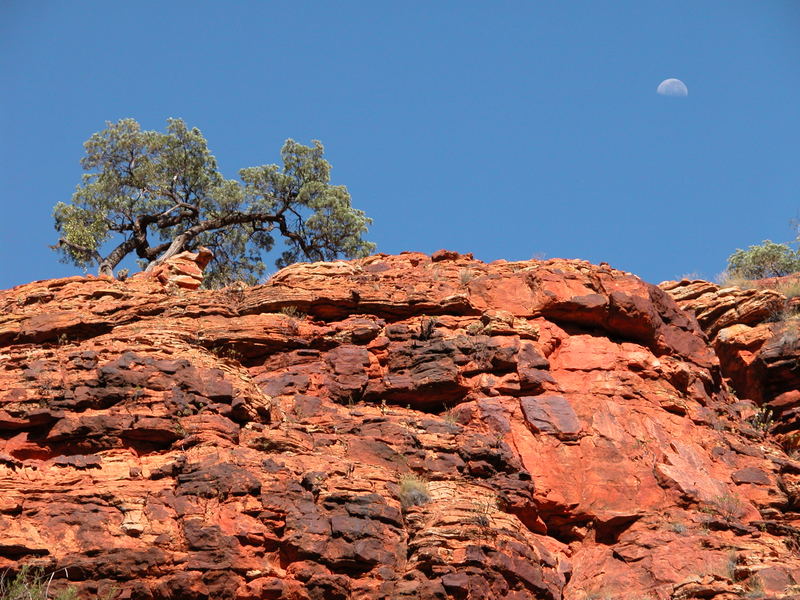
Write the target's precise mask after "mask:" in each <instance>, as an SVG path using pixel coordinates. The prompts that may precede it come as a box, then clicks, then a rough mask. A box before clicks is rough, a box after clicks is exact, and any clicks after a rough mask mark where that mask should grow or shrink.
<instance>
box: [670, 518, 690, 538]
mask: <svg viewBox="0 0 800 600" xmlns="http://www.w3.org/2000/svg"><path fill="white" fill-rule="evenodd" d="M669 530H670V531H672V532H673V533H677V534H679V535H683V534H684V533H686V525H684V524H683V523H680V522H678V521H672V522H671V523H670V524H669Z"/></svg>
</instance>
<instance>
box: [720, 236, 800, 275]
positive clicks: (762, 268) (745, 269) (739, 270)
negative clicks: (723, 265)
mask: <svg viewBox="0 0 800 600" xmlns="http://www.w3.org/2000/svg"><path fill="white" fill-rule="evenodd" d="M797 271H800V253H798V252H797V251H795V250H792V249H791V248H790V247H789V246H788V245H787V244H776V243H774V242H772V241H770V240H764V242H763V243H762V244H759V245H755V246H750V247H749V248H748V249H747V250H742V249H741V248H739V249H737V250H736V252H734V253H733V254H731V255H730V256H729V257H728V274H730V275H732V276H733V277H742V278H744V279H764V278H765V277H782V276H784V275H789V274H790V273H795V272H797Z"/></svg>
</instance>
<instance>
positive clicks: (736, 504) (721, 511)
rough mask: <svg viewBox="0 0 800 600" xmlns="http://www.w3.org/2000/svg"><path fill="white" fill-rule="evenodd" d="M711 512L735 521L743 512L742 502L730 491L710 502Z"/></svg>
mask: <svg viewBox="0 0 800 600" xmlns="http://www.w3.org/2000/svg"><path fill="white" fill-rule="evenodd" d="M710 509H711V512H714V513H716V514H718V515H719V516H720V517H722V518H723V519H725V520H726V521H729V522H730V521H736V520H738V519H739V518H740V517H741V516H742V515H743V514H744V506H743V505H742V502H741V501H740V500H739V498H737V497H736V496H734V495H733V494H731V493H727V494H722V495H721V496H718V497H717V498H715V499H714V500H713V501H712V502H711V507H710Z"/></svg>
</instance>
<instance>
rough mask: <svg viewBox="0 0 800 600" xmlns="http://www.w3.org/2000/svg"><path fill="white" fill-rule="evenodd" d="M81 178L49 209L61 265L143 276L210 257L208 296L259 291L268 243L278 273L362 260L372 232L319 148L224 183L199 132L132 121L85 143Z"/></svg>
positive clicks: (292, 145)
mask: <svg viewBox="0 0 800 600" xmlns="http://www.w3.org/2000/svg"><path fill="white" fill-rule="evenodd" d="M84 147H85V149H86V155H85V156H84V157H83V159H82V160H81V166H82V167H83V169H84V170H85V171H86V173H85V174H84V175H83V179H82V182H81V184H80V185H78V187H77V189H76V191H75V193H74V194H73V196H72V199H71V201H70V202H68V203H65V202H59V203H58V204H56V206H55V208H54V210H53V216H54V218H55V228H56V230H57V231H58V233H59V235H60V237H59V240H58V242H57V243H56V244H55V245H54V246H53V248H54V249H56V250H58V251H59V252H60V253H61V257H62V260H64V261H65V262H69V263H73V264H75V265H77V266H80V267H84V268H94V267H97V269H98V272H99V273H101V274H106V275H113V271H114V269H115V268H116V267H117V265H119V263H120V262H121V261H122V260H123V259H124V258H125V257H126V256H128V255H130V254H135V256H136V257H137V258H138V259H139V262H140V265H141V266H142V267H145V266H146V267H148V268H151V267H152V266H154V265H155V264H158V263H159V262H162V261H164V260H166V259H167V258H169V257H171V256H173V255H175V254H177V253H179V252H183V251H185V250H195V249H197V248H199V247H201V246H205V247H207V248H209V249H210V250H211V251H212V252H213V253H214V257H215V258H214V261H213V262H212V263H211V265H209V267H208V268H207V270H206V279H205V281H206V285H209V286H215V285H223V284H225V283H229V282H231V281H236V280H244V281H248V282H255V281H256V280H257V278H258V277H259V276H260V275H262V274H263V273H264V271H265V266H264V262H263V259H264V255H265V254H266V253H267V252H269V251H271V250H272V249H273V247H274V246H275V243H276V238H282V241H283V243H284V246H285V249H284V250H283V252H282V253H281V255H280V257H279V258H278V259H277V260H276V265H277V266H278V267H282V266H285V265H287V264H290V263H293V262H296V261H299V260H310V261H317V260H332V259H335V258H337V257H346V258H357V257H362V256H366V255H367V254H369V253H371V252H372V251H374V249H375V245H374V244H372V243H370V242H367V241H365V240H363V239H362V236H363V235H364V234H365V233H366V231H367V226H368V225H369V224H370V223H371V222H372V220H371V219H369V218H367V217H366V216H365V214H364V213H363V212H362V211H360V210H357V209H355V208H353V207H352V205H351V203H350V194H349V192H348V191H347V188H346V187H345V186H341V185H331V184H330V170H331V165H330V164H329V163H328V161H327V160H325V158H324V156H323V155H324V149H323V146H322V144H321V143H320V142H319V141H317V140H314V141H313V142H312V145H311V146H304V145H302V144H299V143H297V142H295V141H294V140H291V139H290V140H287V141H286V143H285V144H284V145H283V148H282V149H281V157H282V161H283V166H278V165H262V166H258V167H248V168H245V169H242V170H240V171H239V179H240V181H237V180H231V179H225V178H224V177H223V176H222V174H220V172H219V170H218V169H217V162H216V160H215V158H214V156H212V155H211V153H210V152H209V150H208V146H207V143H206V140H205V138H204V137H203V135H202V134H201V133H200V131H199V130H198V129H197V128H193V129H188V128H187V127H186V124H185V123H184V122H183V121H182V120H181V119H169V120H168V122H167V130H166V133H161V132H158V131H143V130H142V129H141V127H140V125H139V123H137V122H136V121H135V120H134V119H123V120H120V121H118V122H117V123H106V128H105V129H104V130H103V131H100V132H98V133H95V134H94V135H92V136H91V137H90V138H89V139H88V140H87V141H86V143H85V144H84Z"/></svg>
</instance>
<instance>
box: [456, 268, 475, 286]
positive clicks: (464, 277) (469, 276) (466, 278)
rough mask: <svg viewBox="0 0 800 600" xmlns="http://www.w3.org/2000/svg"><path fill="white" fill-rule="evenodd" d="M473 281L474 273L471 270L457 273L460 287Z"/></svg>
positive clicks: (462, 270)
mask: <svg viewBox="0 0 800 600" xmlns="http://www.w3.org/2000/svg"><path fill="white" fill-rule="evenodd" d="M473 279H475V272H474V271H473V270H472V269H461V270H460V271H459V272H458V281H459V282H460V283H461V285H464V286H466V285H468V284H469V282H470V281H472V280H473Z"/></svg>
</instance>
